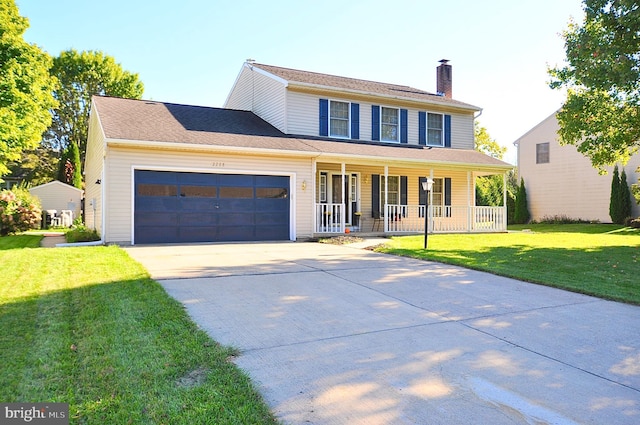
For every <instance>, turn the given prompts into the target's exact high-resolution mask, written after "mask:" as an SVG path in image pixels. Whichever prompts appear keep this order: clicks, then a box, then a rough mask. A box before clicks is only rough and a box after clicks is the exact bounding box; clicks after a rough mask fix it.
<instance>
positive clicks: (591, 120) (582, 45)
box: [549, 0, 640, 173]
mask: <svg viewBox="0 0 640 425" xmlns="http://www.w3.org/2000/svg"><path fill="white" fill-rule="evenodd" d="M583 4H584V6H583V8H584V11H585V16H584V20H583V21H582V22H581V23H576V22H571V23H570V24H569V27H568V29H567V30H566V31H565V32H564V34H563V37H564V40H565V51H566V64H565V65H564V66H562V67H556V68H553V69H550V70H549V73H550V75H551V77H552V81H551V83H550V86H551V87H552V88H554V89H561V88H562V89H566V90H567V98H566V100H565V102H564V105H563V106H562V108H561V109H560V111H559V112H558V122H559V124H560V131H559V135H560V138H561V143H565V144H572V145H576V146H577V149H578V151H579V152H581V153H583V154H584V155H586V156H587V157H589V158H590V159H591V162H592V164H593V165H594V166H595V167H597V168H598V169H599V171H600V172H602V173H604V172H605V171H604V167H605V166H606V165H613V164H615V163H616V162H621V163H623V164H625V163H626V162H627V160H628V159H629V157H630V156H631V155H633V154H634V153H635V152H636V151H637V150H638V148H639V147H640V10H639V5H638V2H637V1H636V0H583Z"/></svg>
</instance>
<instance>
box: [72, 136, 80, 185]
mask: <svg viewBox="0 0 640 425" xmlns="http://www.w3.org/2000/svg"><path fill="white" fill-rule="evenodd" d="M69 149H70V150H71V152H70V153H69V159H70V160H71V164H73V178H72V179H71V182H72V184H73V186H74V187H77V188H78V189H82V171H81V170H82V165H81V164H80V149H78V145H76V144H75V143H71V145H70V146H69Z"/></svg>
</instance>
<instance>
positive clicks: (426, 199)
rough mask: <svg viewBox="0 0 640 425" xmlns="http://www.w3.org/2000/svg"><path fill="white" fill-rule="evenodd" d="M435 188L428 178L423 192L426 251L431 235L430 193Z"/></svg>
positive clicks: (423, 185)
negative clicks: (428, 236) (428, 237)
mask: <svg viewBox="0 0 640 425" xmlns="http://www.w3.org/2000/svg"><path fill="white" fill-rule="evenodd" d="M431 187H433V179H430V178H427V179H426V180H423V181H422V190H424V191H425V197H424V249H427V234H428V233H429V193H431Z"/></svg>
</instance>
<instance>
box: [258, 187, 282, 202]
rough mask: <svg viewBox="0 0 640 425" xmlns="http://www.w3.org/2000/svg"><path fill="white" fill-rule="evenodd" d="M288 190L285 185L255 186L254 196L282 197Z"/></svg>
mask: <svg viewBox="0 0 640 425" xmlns="http://www.w3.org/2000/svg"><path fill="white" fill-rule="evenodd" d="M288 194H289V190H288V189H287V188H285V187H258V188H256V198H272V199H284V198H286V197H287V196H288Z"/></svg>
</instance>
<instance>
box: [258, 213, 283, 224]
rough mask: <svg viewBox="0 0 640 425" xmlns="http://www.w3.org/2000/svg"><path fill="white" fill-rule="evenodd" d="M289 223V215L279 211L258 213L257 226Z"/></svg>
mask: <svg viewBox="0 0 640 425" xmlns="http://www.w3.org/2000/svg"><path fill="white" fill-rule="evenodd" d="M285 223H286V224H288V223H289V217H288V215H287V216H285V215H284V214H279V213H268V212H265V213H262V214H256V225H257V226H278V225H283V224H285Z"/></svg>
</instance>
